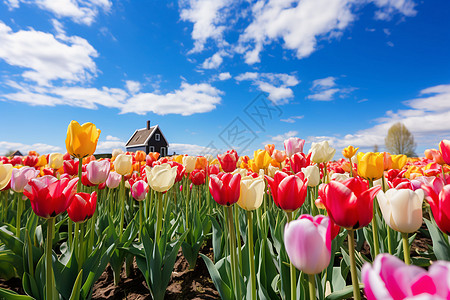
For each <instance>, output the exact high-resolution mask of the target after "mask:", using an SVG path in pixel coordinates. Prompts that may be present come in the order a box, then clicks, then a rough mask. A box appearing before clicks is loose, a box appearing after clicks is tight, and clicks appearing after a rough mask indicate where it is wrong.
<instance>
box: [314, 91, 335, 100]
mask: <svg viewBox="0 0 450 300" xmlns="http://www.w3.org/2000/svg"><path fill="white" fill-rule="evenodd" d="M337 92H339V89H328V90H323V91H319V92H317V93H315V94H312V95H309V96H308V99H312V100H316V101H331V100H334V94H336V93H337Z"/></svg>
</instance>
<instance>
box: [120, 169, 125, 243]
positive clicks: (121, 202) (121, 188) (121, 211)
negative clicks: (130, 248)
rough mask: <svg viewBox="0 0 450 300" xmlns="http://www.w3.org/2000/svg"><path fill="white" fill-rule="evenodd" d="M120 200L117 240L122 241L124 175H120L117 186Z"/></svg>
mask: <svg viewBox="0 0 450 300" xmlns="http://www.w3.org/2000/svg"><path fill="white" fill-rule="evenodd" d="M119 193H120V196H119V201H120V225H119V241H122V234H123V222H124V220H125V177H124V176H122V180H121V181H120V186H119Z"/></svg>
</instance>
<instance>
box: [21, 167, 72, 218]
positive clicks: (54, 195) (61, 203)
mask: <svg viewBox="0 0 450 300" xmlns="http://www.w3.org/2000/svg"><path fill="white" fill-rule="evenodd" d="M77 182H78V178H74V179H72V180H69V179H61V180H58V179H56V178H55V177H53V176H43V177H39V178H35V179H31V180H30V181H29V182H28V185H27V186H26V187H25V190H24V192H23V194H24V195H25V196H26V197H28V199H30V202H31V208H32V209H33V211H34V213H35V214H36V215H38V216H39V217H42V218H46V219H48V218H53V217H56V216H57V215H59V214H60V213H62V212H64V211H66V209H67V207H69V205H70V203H71V202H72V199H73V196H74V194H75V189H74V188H75V187H76V185H77Z"/></svg>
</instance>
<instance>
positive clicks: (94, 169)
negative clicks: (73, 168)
mask: <svg viewBox="0 0 450 300" xmlns="http://www.w3.org/2000/svg"><path fill="white" fill-rule="evenodd" d="M110 168H111V164H110V162H109V161H107V160H93V161H91V162H90V163H89V164H88V165H87V166H86V172H87V179H88V180H89V181H90V182H92V183H93V184H94V185H97V184H100V183H103V182H106V180H107V179H108V175H109V171H110Z"/></svg>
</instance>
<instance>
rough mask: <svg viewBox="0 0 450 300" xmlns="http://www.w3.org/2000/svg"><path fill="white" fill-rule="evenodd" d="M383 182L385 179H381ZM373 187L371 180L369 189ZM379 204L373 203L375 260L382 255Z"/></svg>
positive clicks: (370, 180)
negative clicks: (378, 220) (378, 215)
mask: <svg viewBox="0 0 450 300" xmlns="http://www.w3.org/2000/svg"><path fill="white" fill-rule="evenodd" d="M381 180H383V178H382V179H381ZM372 187H373V181H372V179H369V188H372ZM377 203H378V202H377V201H376V200H374V203H373V218H372V236H373V248H374V249H373V254H374V256H373V259H375V257H377V255H378V254H379V253H380V242H379V240H378V222H377V205H378V204H377Z"/></svg>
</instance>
